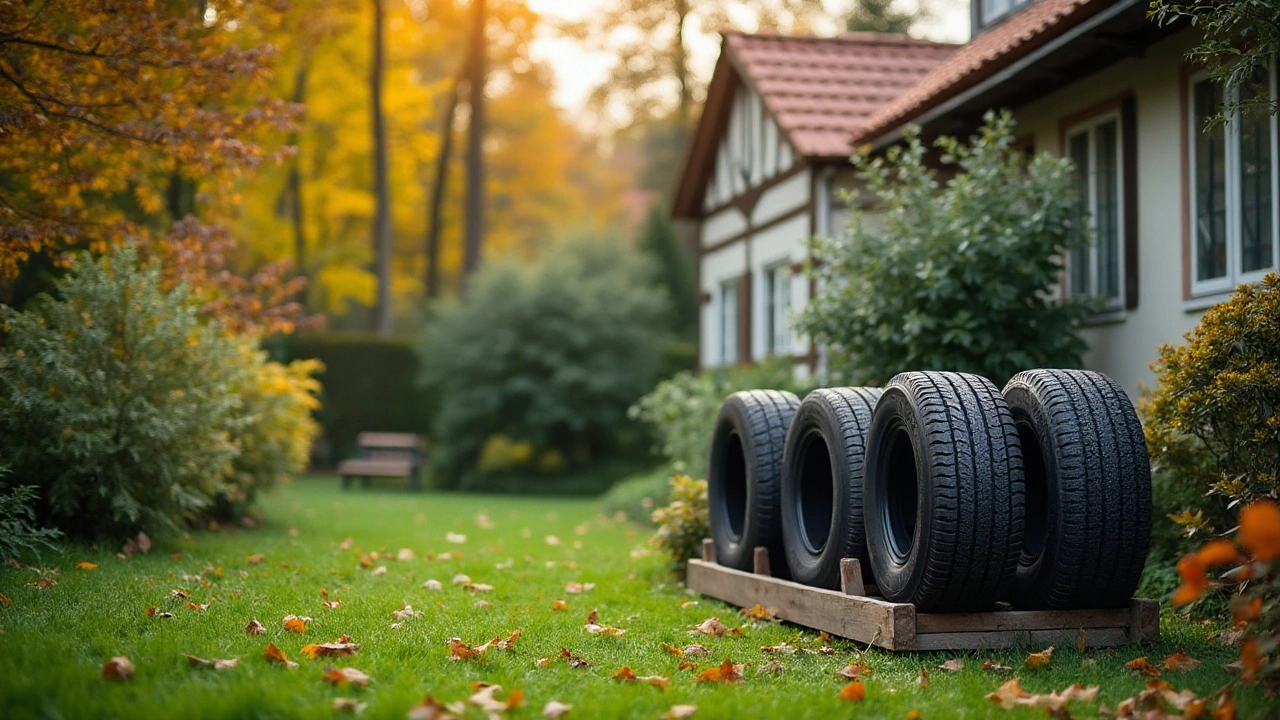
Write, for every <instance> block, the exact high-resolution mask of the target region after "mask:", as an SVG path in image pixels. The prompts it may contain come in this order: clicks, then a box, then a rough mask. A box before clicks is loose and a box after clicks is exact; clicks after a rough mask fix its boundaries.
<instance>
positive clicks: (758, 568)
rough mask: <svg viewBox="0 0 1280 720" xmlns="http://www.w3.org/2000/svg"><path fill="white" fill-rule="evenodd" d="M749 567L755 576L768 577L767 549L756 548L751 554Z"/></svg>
mask: <svg viewBox="0 0 1280 720" xmlns="http://www.w3.org/2000/svg"><path fill="white" fill-rule="evenodd" d="M751 561H752V563H751V567H752V570H753V572H755V574H756V575H764V576H765V577H769V576H770V575H771V573H770V572H769V548H767V547H758V548H755V550H754V551H753V552H752V554H751Z"/></svg>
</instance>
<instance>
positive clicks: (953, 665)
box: [938, 658, 964, 672]
mask: <svg viewBox="0 0 1280 720" xmlns="http://www.w3.org/2000/svg"><path fill="white" fill-rule="evenodd" d="M938 669H939V670H946V671H947V672H960V671H961V670H963V669H964V660H961V659H960V658H951V659H950V660H948V661H946V662H944V663H942V664H941V665H939V666H938Z"/></svg>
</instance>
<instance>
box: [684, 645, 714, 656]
mask: <svg viewBox="0 0 1280 720" xmlns="http://www.w3.org/2000/svg"><path fill="white" fill-rule="evenodd" d="M710 654H711V649H710V648H708V647H707V646H706V645H699V644H697V643H694V644H693V645H688V646H686V647H685V649H684V655H685V656H689V655H710Z"/></svg>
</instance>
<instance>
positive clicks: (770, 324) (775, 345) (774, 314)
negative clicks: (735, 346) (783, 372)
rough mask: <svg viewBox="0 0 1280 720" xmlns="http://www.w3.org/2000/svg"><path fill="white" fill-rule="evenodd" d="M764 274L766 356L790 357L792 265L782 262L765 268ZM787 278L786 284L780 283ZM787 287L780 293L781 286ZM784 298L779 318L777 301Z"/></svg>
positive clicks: (785, 261)
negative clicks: (780, 339)
mask: <svg viewBox="0 0 1280 720" xmlns="http://www.w3.org/2000/svg"><path fill="white" fill-rule="evenodd" d="M763 273H764V323H765V338H764V342H765V348H764V350H765V356H766V357H788V356H789V355H790V353H791V340H792V337H791V326H790V322H789V321H788V319H787V316H788V315H790V313H791V274H792V273H791V263H790V262H789V261H787V260H782V261H779V262H776V263H773V264H771V265H766V266H765V267H764V268H763ZM782 277H785V280H786V282H785V283H779V282H778V281H779V279H780V278H782ZM780 284H781V285H784V286H785V292H784V293H782V294H781V295H780V294H779V293H778V287H779V285H780ZM779 297H782V298H783V299H784V301H783V303H782V314H783V317H782V318H779V317H778V302H777V299H778V298H779ZM779 320H781V323H782V324H781V331H782V337H783V339H784V342H781V343H779V342H778V338H779V329H780V328H779V324H778V323H779Z"/></svg>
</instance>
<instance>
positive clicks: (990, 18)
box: [974, 0, 1034, 29]
mask: <svg viewBox="0 0 1280 720" xmlns="http://www.w3.org/2000/svg"><path fill="white" fill-rule="evenodd" d="M974 1H975V2H977V3H978V25H979V27H980V28H982V29H986V28H989V27H991V26H992V25H994V24H995V23H996V21H998V20H1001V19H1003V18H1006V17H1008V16H1009V15H1012V14H1013V13H1014V11H1015V10H1019V9H1021V8H1023V7H1026V6H1027V5H1030V4H1031V3H1032V2H1034V0H999V1H1000V4H1001V5H1003V6H1004V7H1003V9H1001V10H996V11H994V12H992V13H991V14H990V15H988V14H987V13H988V11H989V6H990V5H993V4H994V3H995V2H996V0H974Z"/></svg>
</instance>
